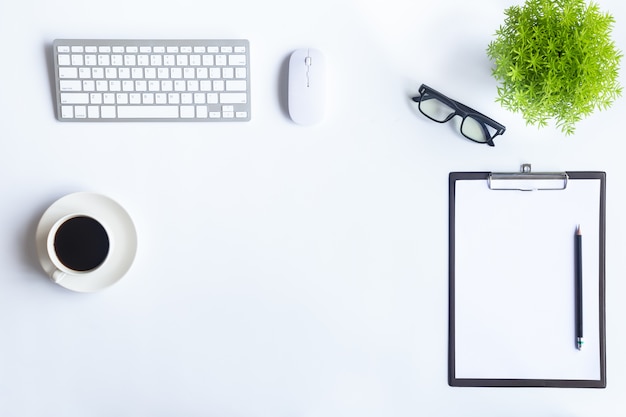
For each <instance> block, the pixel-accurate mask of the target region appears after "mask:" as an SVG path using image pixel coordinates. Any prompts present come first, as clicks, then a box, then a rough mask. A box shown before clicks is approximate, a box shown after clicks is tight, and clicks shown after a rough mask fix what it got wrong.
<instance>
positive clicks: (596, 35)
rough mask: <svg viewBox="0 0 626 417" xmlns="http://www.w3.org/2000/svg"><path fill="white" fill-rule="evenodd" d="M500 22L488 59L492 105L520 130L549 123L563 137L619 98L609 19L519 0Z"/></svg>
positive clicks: (576, 6)
mask: <svg viewBox="0 0 626 417" xmlns="http://www.w3.org/2000/svg"><path fill="white" fill-rule="evenodd" d="M505 16H506V18H505V21H504V24H503V25H501V26H500V28H499V29H498V30H497V31H496V33H495V39H494V40H493V41H492V42H491V43H490V44H489V46H488V47H487V55H488V56H489V58H491V59H492V60H493V62H494V64H495V66H494V68H493V76H494V78H495V79H496V80H498V81H499V86H498V97H497V101H498V102H499V103H500V104H501V105H502V106H503V107H504V108H506V109H508V110H511V111H514V112H520V113H521V114H522V116H523V118H524V119H525V121H526V123H527V124H532V125H538V126H539V127H543V126H546V125H547V124H548V121H549V120H554V121H555V123H556V125H557V127H559V128H560V129H561V130H562V131H563V132H564V133H565V134H567V135H569V134H572V133H574V130H575V124H576V123H577V122H578V121H580V120H581V119H582V118H584V117H586V116H589V115H590V114H591V113H593V112H594V111H595V110H597V109H606V108H608V107H610V106H611V104H613V102H614V100H615V99H616V98H617V97H619V96H621V93H622V88H621V86H620V85H619V82H618V76H619V64H620V60H621V58H622V53H621V51H619V50H618V49H616V47H615V45H614V43H613V42H612V40H611V30H612V28H613V24H614V18H613V17H612V16H611V15H610V14H609V13H603V12H601V11H600V9H599V7H598V5H597V4H595V3H590V4H586V3H585V1H584V0H526V2H525V3H524V5H523V6H521V7H520V6H512V7H509V8H508V9H506V10H505Z"/></svg>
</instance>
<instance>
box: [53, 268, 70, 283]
mask: <svg viewBox="0 0 626 417" xmlns="http://www.w3.org/2000/svg"><path fill="white" fill-rule="evenodd" d="M66 276H67V274H66V273H65V272H63V271H59V270H58V269H57V270H55V271H54V272H53V273H52V281H54V282H55V283H56V284H58V283H59V282H61V280H62V279H63V278H65V277H66Z"/></svg>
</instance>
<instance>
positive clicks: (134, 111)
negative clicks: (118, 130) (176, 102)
mask: <svg viewBox="0 0 626 417" xmlns="http://www.w3.org/2000/svg"><path fill="white" fill-rule="evenodd" d="M117 117H118V119H175V118H177V117H178V106H117Z"/></svg>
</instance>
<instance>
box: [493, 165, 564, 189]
mask: <svg viewBox="0 0 626 417" xmlns="http://www.w3.org/2000/svg"><path fill="white" fill-rule="evenodd" d="M568 180H569V176H568V175H567V172H537V173H534V172H531V165H530V164H522V167H521V169H520V172H511V173H490V174H489V177H488V178H487V184H488V185H489V189H491V190H517V191H540V190H564V189H566V188H567V181H568Z"/></svg>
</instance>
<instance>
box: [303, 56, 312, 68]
mask: <svg viewBox="0 0 626 417" xmlns="http://www.w3.org/2000/svg"><path fill="white" fill-rule="evenodd" d="M304 64H305V65H306V66H307V67H310V66H311V57H310V56H307V57H306V58H304Z"/></svg>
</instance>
